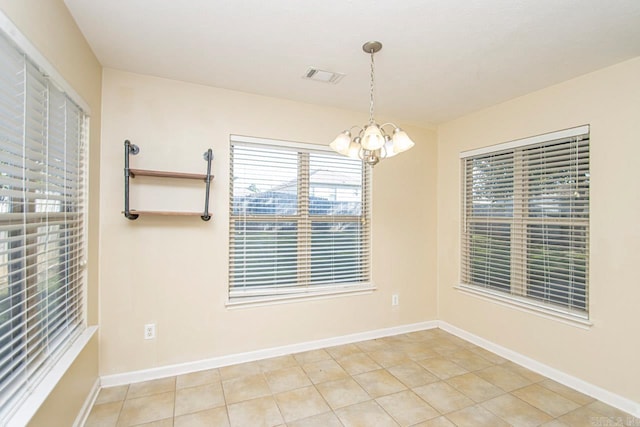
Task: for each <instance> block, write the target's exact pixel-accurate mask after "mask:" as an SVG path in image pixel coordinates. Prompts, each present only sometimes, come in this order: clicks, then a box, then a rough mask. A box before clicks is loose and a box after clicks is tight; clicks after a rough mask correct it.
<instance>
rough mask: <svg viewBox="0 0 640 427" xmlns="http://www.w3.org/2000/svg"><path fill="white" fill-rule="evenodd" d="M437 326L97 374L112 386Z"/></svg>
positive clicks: (419, 325)
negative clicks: (120, 372) (110, 373)
mask: <svg viewBox="0 0 640 427" xmlns="http://www.w3.org/2000/svg"><path fill="white" fill-rule="evenodd" d="M436 327H438V322H437V321H429V322H420V323H412V324H409V325H401V326H394V327H391V328H384V329H376V330H373V331H367V332H359V333H355V334H349V335H342V336H339V337H333V338H325V339H321V340H316V341H307V342H303V343H298V344H291V345H285V346H281V347H273V348H269V349H264V350H256V351H250V352H246V353H239V354H231V355H227V356H220V357H213V358H211V359H204V360H197V361H194V362H187V363H181V364H177V365H168V366H160V367H157V368H151V369H143V370H140V371H132V372H124V373H122V374H113V375H105V376H103V377H101V378H100V382H101V384H102V387H113V386H118V385H124V384H130V383H136V382H140V381H149V380H155V379H158V378H165V377H171V376H174V375H182V374H188V373H191V372H197V371H202V370H205V369H213V368H220V367H222V366H228V365H234V364H237V363H244V362H253V361H256V360H262V359H268V358H270V357H277V356H284V355H287V354H292V353H299V352H301V351H309V350H316V349H319V348H325V347H333V346H336V345H343V344H350V343H354V342H359V341H366V340H371V339H376V338H382V337H388V336H391V335H398V334H406V333H408V332H415V331H421V330H425V329H433V328H436Z"/></svg>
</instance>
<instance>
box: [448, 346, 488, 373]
mask: <svg viewBox="0 0 640 427" xmlns="http://www.w3.org/2000/svg"><path fill="white" fill-rule="evenodd" d="M449 360H451V361H452V362H454V363H455V364H456V365H459V366H462V367H463V368H464V369H466V370H467V371H477V370H480V369H484V368H488V367H489V366H493V363H491V362H489V361H488V360H487V359H485V358H484V357H481V356H478V355H477V354H476V353H474V352H473V351H471V350H468V349H465V350H461V351H456V352H455V353H452V354H451V355H450V356H449Z"/></svg>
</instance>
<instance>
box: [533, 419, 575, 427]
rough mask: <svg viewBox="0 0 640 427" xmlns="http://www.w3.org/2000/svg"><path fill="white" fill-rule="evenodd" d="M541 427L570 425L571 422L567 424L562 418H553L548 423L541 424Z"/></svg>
mask: <svg viewBox="0 0 640 427" xmlns="http://www.w3.org/2000/svg"><path fill="white" fill-rule="evenodd" d="M540 427H570V426H569V424H565V423H563V422H562V421H560V420H551V421H549V422H548V423H544V424H540Z"/></svg>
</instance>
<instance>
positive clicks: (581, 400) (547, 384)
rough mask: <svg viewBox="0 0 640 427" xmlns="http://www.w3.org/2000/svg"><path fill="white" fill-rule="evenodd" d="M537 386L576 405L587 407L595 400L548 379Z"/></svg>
mask: <svg viewBox="0 0 640 427" xmlns="http://www.w3.org/2000/svg"><path fill="white" fill-rule="evenodd" d="M538 384H540V385H541V386H543V387H544V388H548V389H549V390H551V391H555V392H556V393H558V394H559V395H560V396H562V397H566V398H567V399H569V400H572V401H574V402H576V403H577V404H578V405H587V404H589V403H591V402H594V401H595V399H594V398H593V397H591V396H587V395H586V394H582V393H580V392H579V391H577V390H574V389H572V388H569V387H567V386H566V385H563V384H560V383H557V382H555V381H553V380H550V379H546V380H543V381H540V382H539V383H538Z"/></svg>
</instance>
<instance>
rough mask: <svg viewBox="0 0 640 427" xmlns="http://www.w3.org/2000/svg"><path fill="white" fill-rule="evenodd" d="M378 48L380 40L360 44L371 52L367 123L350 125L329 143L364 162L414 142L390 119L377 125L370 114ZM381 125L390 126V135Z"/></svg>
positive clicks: (374, 162) (380, 44)
mask: <svg viewBox="0 0 640 427" xmlns="http://www.w3.org/2000/svg"><path fill="white" fill-rule="evenodd" d="M380 49H382V43H380V42H377V41H373V42H367V43H365V44H364V45H362V50H363V51H364V52H365V53H368V54H370V55H371V84H370V86H369V123H368V124H366V125H364V126H357V125H356V126H352V127H351V128H349V129H347V130H345V131H343V132H341V133H340V134H339V135H338V136H337V137H336V139H334V140H333V142H332V143H331V144H329V147H331V148H332V149H333V150H334V151H336V152H338V153H340V154H342V155H344V156H348V157H351V158H352V159H360V160H362V161H363V162H364V163H366V164H368V165H371V166H375V165H376V164H378V162H379V161H380V160H381V159H388V158H389V157H393V156H395V155H396V154H398V153H402V152H403V151H407V150H408V149H410V148H411V147H413V146H414V145H415V144H414V142H413V141H412V140H411V138H409V135H407V133H406V132H405V131H403V130H402V129H400V128H399V127H398V126H396V125H394V124H393V123H385V124H383V125H379V124H378V123H376V121H375V120H374V118H373V110H374V97H373V94H374V83H375V66H374V65H375V64H374V62H373V55H374V54H375V53H376V52H379V51H380ZM385 127H387V128H392V129H393V130H392V132H391V136H390V135H389V134H388V133H387V132H386V131H385V129H384V128H385Z"/></svg>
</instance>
